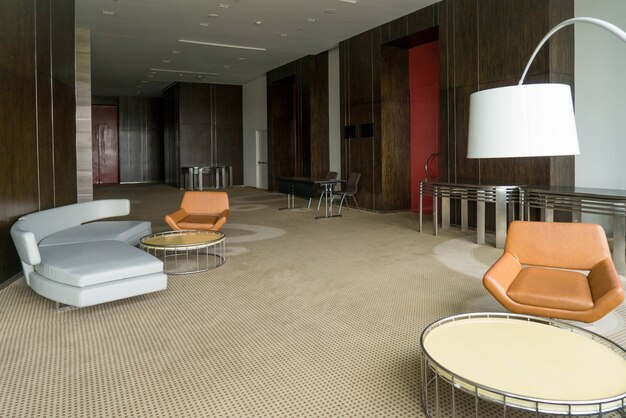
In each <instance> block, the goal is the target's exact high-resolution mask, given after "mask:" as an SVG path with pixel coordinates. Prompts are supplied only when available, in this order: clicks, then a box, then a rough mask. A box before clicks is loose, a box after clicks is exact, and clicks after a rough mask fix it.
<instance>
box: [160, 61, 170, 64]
mask: <svg viewBox="0 0 626 418" xmlns="http://www.w3.org/2000/svg"><path fill="white" fill-rule="evenodd" d="M161 62H164V63H165V64H169V63H170V62H172V60H161Z"/></svg>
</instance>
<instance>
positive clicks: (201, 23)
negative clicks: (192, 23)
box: [200, 22, 211, 28]
mask: <svg viewBox="0 0 626 418" xmlns="http://www.w3.org/2000/svg"><path fill="white" fill-rule="evenodd" d="M210 25H211V24H210V23H209V22H200V26H204V27H205V28H206V27H209V26H210Z"/></svg>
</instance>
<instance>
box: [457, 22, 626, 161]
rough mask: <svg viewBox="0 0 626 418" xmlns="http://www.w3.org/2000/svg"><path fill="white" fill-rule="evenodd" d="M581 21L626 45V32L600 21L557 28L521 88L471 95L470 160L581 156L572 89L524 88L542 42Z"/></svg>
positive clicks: (553, 85) (551, 86) (550, 86)
mask: <svg viewBox="0 0 626 418" xmlns="http://www.w3.org/2000/svg"><path fill="white" fill-rule="evenodd" d="M577 22H581V23H590V24H593V25H597V26H599V27H601V28H603V29H606V30H607V31H609V32H611V33H613V34H614V35H616V36H617V37H618V38H620V39H621V40H622V41H624V42H626V32H624V31H623V30H622V29H620V28H618V27H617V26H615V25H613V24H611V23H609V22H606V21H604V20H601V19H596V18H592V17H575V18H572V19H568V20H565V21H563V22H561V23H559V24H558V25H556V26H555V27H554V28H552V30H550V32H548V33H547V34H546V36H544V38H543V39H542V40H541V42H539V45H537V48H535V51H534V52H533V54H532V56H531V57H530V60H528V64H526V68H525V69H524V73H523V74H522V78H521V79H520V81H519V83H518V84H517V85H516V86H508V87H499V88H494V89H487V90H482V91H478V92H476V93H473V94H472V95H471V96H470V119H469V138H468V150H467V158H507V157H539V156H556V155H576V154H580V151H579V148H578V135H577V132H576V122H575V119H574V106H573V104H572V94H571V89H570V87H569V86H568V85H565V84H556V83H546V84H528V85H524V84H523V83H524V79H525V78H526V74H527V73H528V69H529V68H530V65H531V63H532V62H533V60H534V59H535V56H536V55H537V53H538V52H539V50H540V49H541V47H542V46H543V44H544V43H546V41H547V40H548V39H549V38H550V37H551V36H552V35H554V34H555V33H556V32H557V31H559V30H560V29H562V28H563V27H565V26H568V25H572V24H574V23H577Z"/></svg>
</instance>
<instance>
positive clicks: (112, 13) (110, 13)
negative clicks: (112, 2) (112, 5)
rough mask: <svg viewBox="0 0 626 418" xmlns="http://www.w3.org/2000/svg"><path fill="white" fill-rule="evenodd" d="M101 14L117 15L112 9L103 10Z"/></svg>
mask: <svg viewBox="0 0 626 418" xmlns="http://www.w3.org/2000/svg"><path fill="white" fill-rule="evenodd" d="M102 14H103V15H105V16H117V12H115V11H113V10H103V11H102Z"/></svg>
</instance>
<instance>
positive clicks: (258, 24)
mask: <svg viewBox="0 0 626 418" xmlns="http://www.w3.org/2000/svg"><path fill="white" fill-rule="evenodd" d="M254 24H255V25H257V26H260V25H262V24H263V22H261V21H260V20H257V21H256V22H254Z"/></svg>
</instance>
